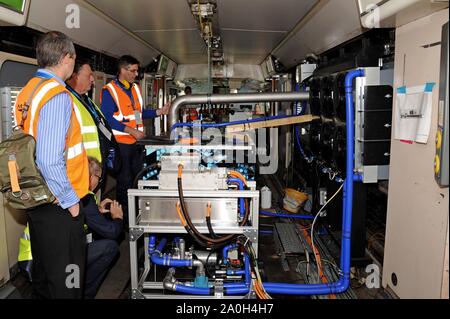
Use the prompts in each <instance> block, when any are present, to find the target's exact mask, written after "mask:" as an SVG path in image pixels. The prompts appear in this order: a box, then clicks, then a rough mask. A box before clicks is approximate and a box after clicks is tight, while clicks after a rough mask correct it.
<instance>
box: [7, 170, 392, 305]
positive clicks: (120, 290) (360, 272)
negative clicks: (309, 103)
mask: <svg viewBox="0 0 450 319" xmlns="http://www.w3.org/2000/svg"><path fill="white" fill-rule="evenodd" d="M262 182H263V183H264V185H268V186H270V188H271V189H272V190H274V191H273V198H274V200H273V202H274V205H275V206H276V205H277V204H276V203H277V202H279V200H280V199H281V190H280V187H279V185H278V186H277V185H276V183H277V181H276V180H274V179H273V178H265V180H264V181H262ZM261 185H263V184H261ZM373 209H374V211H376V210H377V209H378V210H379V207H378V208H377V207H375V208H373ZM370 216H375V217H377V215H376V214H370ZM295 223H298V222H297V221H295V220H292V219H280V218H272V217H261V219H260V236H259V252H264V253H263V254H262V253H260V254H259V266H260V269H261V275H262V278H263V280H264V281H269V282H285V283H298V284H303V283H305V280H304V278H305V269H304V268H302V267H301V265H304V264H305V263H304V260H305V255H304V254H303V255H302V254H284V253H283V250H282V248H281V247H280V244H279V243H277V239H276V238H275V237H274V233H275V234H277V233H278V232H275V231H274V230H275V228H276V227H279V226H280V224H282V225H281V226H283V225H284V224H290V225H291V224H295ZM379 224H380V222H379V218H378V219H377V218H374V220H371V219H370V218H369V220H368V226H369V227H368V237H369V236H371V234H373V233H374V231H376V230H377V229H376V228H377V227H378V228H379V227H382V226H380V225H379ZM374 225H375V226H374ZM298 226H299V225H296V227H298ZM374 228H375V230H374ZM298 234H299V235H300V237H301V232H300V231H299V232H298ZM303 238H304V237H303ZM317 247H321V249H322V251H321V254H324V255H326V257H327V258H328V261H327V265H328V266H327V269H328V272H327V273H326V274H327V275H329V274H330V271H334V274H332V275H331V278H328V279H329V281H332V280H333V279H336V278H337V276H338V269H337V266H333V265H336V261H337V263H338V261H339V247H338V245H337V244H336V241H335V240H334V241H333V240H330V238H327V236H326V235H322V236H317ZM140 253H141V255H142V254H143V247H142V248H141V249H140ZM311 259H312V260H311V261H310V264H311V269H310V270H309V272H308V273H309V275H308V273H307V276H311V278H313V277H314V274H315V273H317V269H316V268H315V261H314V257H313V256H312V257H311ZM324 259H325V258H324ZM381 261H382V258H381ZM324 265H325V264H324ZM324 267H325V266H324ZM380 273H381V272H380ZM129 274H130V251H129V241H128V233H125V235H124V238H122V240H121V243H120V256H119V258H118V259H117V261H116V262H115V264H114V267H113V268H112V269H111V270H110V271H109V273H108V274H107V276H106V278H105V280H104V282H103V283H102V285H101V287H100V289H99V291H98V294H97V296H96V299H129V298H130V297H131V284H130V275H129ZM327 277H328V276H327ZM365 277H367V273H365V268H357V269H356V271H355V272H354V273H353V274H352V281H351V289H350V290H349V291H348V292H347V293H346V294H345V295H339V296H319V297H318V296H312V298H324V299H325V298H334V297H337V298H351V299H355V298H357V299H386V298H392V296H391V295H390V294H389V293H388V292H387V291H386V290H384V289H382V288H379V289H376V288H372V289H369V288H368V287H367V286H366V285H365V284H364V282H363V280H364V278H365ZM316 278H317V277H316ZM314 280H317V279H314ZM2 294H3V295H4V296H3V297H2ZM273 297H274V298H283V299H286V298H296V299H299V298H302V299H303V298H311V297H310V296H280V295H276V296H273ZM0 298H9V299H31V298H33V294H32V287H31V284H30V283H29V282H28V281H27V279H26V278H25V276H24V275H23V274H21V273H17V274H16V275H15V276H14V277H13V279H12V280H11V281H10V282H9V283H8V284H7V285H6V286H5V287H3V288H0Z"/></svg>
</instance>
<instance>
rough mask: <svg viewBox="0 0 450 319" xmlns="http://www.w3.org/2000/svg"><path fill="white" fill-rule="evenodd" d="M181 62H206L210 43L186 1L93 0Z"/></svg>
mask: <svg viewBox="0 0 450 319" xmlns="http://www.w3.org/2000/svg"><path fill="white" fill-rule="evenodd" d="M89 2H90V3H92V4H93V5H95V6H96V7H97V8H98V9H99V10H101V11H103V12H104V13H105V14H107V15H108V16H110V17H111V18H112V19H114V20H116V21H117V22H119V23H120V24H122V25H123V26H125V27H126V28H128V29H129V30H132V31H133V32H134V33H136V34H137V35H138V36H140V37H141V38H142V39H144V40H145V41H147V42H148V43H150V44H151V45H152V46H154V47H155V48H156V49H158V50H159V51H161V52H163V53H164V54H166V55H167V56H169V57H170V58H171V59H173V60H174V61H175V62H177V63H203V62H204V61H206V46H205V44H204V42H203V40H202V38H201V36H200V31H199V30H198V27H197V25H196V23H195V21H194V18H193V16H192V14H191V11H190V8H189V6H188V3H187V1H185V0H170V1H167V0H152V1H146V0H128V1H120V2H119V1H115V3H114V5H113V6H112V5H111V0H90V1H89Z"/></svg>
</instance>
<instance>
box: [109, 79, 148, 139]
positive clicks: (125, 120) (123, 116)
mask: <svg viewBox="0 0 450 319" xmlns="http://www.w3.org/2000/svg"><path fill="white" fill-rule="evenodd" d="M104 89H106V90H108V91H109V92H110V94H111V97H112V98H113V100H114V102H115V103H116V106H117V111H116V112H115V113H114V115H113V116H114V119H116V120H117V121H119V122H121V123H122V124H124V125H126V126H128V127H131V128H133V129H137V130H139V131H141V132H144V126H143V125H142V124H139V125H137V124H136V114H135V111H138V112H139V113H140V116H141V118H142V105H143V100H142V94H141V90H140V89H139V87H138V85H137V84H133V86H132V88H131V94H132V95H133V100H134V108H133V106H132V101H131V99H130V97H129V96H128V95H127V94H126V93H125V92H124V91H123V90H122V88H120V87H119V86H118V85H117V84H116V82H115V81H112V82H110V83H108V84H107V85H105V87H104ZM113 134H114V136H115V137H116V140H117V142H119V143H122V144H134V143H136V139H135V138H134V137H133V136H131V135H130V134H128V133H125V132H120V131H117V130H113Z"/></svg>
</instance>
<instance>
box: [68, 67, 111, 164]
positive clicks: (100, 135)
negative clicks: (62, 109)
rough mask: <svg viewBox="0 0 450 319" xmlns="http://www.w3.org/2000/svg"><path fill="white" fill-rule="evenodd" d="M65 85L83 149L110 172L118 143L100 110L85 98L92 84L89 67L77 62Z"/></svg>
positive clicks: (90, 100) (91, 70)
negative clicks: (77, 121) (80, 132)
mask: <svg viewBox="0 0 450 319" xmlns="http://www.w3.org/2000/svg"><path fill="white" fill-rule="evenodd" d="M66 83H67V88H68V90H69V91H70V92H71V95H72V98H73V101H74V105H75V106H76V108H75V113H76V115H77V116H78V117H79V120H80V121H81V123H82V128H81V131H82V135H83V146H84V149H85V150H86V153H87V155H88V156H89V157H93V158H95V159H96V160H98V161H99V162H100V163H102V164H103V165H102V166H103V168H109V169H114V168H115V167H114V158H113V157H114V156H115V155H116V152H118V151H116V149H117V148H118V144H117V142H116V140H115V138H114V135H113V132H112V129H111V128H110V126H109V124H108V122H107V121H106V119H105V117H104V116H103V113H102V112H101V111H100V108H99V107H98V106H97V105H96V104H95V103H94V101H92V99H91V98H89V96H88V92H89V91H90V90H91V89H92V87H93V84H94V71H93V68H92V66H91V64H90V63H89V62H88V61H83V60H78V61H77V62H76V63H75V68H74V72H73V74H72V77H71V78H70V79H69V80H67V82H66ZM103 171H106V169H104V170H103Z"/></svg>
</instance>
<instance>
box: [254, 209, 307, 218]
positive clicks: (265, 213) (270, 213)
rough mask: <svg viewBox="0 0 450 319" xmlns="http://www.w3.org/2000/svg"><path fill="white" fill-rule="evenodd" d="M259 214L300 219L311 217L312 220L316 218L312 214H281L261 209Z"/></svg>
mask: <svg viewBox="0 0 450 319" xmlns="http://www.w3.org/2000/svg"><path fill="white" fill-rule="evenodd" d="M259 215H262V216H269V217H280V218H298V219H311V220H312V219H314V216H310V215H297V214H279V213H272V212H267V211H264V210H261V211H259Z"/></svg>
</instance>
